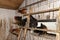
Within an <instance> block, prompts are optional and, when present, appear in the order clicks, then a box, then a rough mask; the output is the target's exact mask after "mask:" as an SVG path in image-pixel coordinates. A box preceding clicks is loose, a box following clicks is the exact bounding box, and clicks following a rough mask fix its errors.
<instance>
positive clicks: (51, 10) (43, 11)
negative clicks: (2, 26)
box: [24, 8, 59, 16]
mask: <svg viewBox="0 0 60 40" xmlns="http://www.w3.org/2000/svg"><path fill="white" fill-rule="evenodd" d="M58 10H59V8H54V9H47V10H41V11H39V12H35V13H27V14H24V16H27V15H35V14H41V13H46V12H53V11H58Z"/></svg>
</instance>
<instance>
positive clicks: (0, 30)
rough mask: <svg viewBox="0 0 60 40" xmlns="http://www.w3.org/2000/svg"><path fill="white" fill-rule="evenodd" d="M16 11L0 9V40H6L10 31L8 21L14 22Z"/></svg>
mask: <svg viewBox="0 0 60 40" xmlns="http://www.w3.org/2000/svg"><path fill="white" fill-rule="evenodd" d="M15 15H16V10H10V9H3V8H0V20H2V26H0V40H6V39H7V37H8V35H9V30H10V26H11V25H10V20H14V19H13V18H14V16H15Z"/></svg>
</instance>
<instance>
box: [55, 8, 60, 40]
mask: <svg viewBox="0 0 60 40" xmlns="http://www.w3.org/2000/svg"><path fill="white" fill-rule="evenodd" d="M57 31H60V8H59V14H58V16H57ZM56 40H60V32H59V33H56Z"/></svg>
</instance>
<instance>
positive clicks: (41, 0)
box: [20, 0, 46, 9]
mask: <svg viewBox="0 0 60 40" xmlns="http://www.w3.org/2000/svg"><path fill="white" fill-rule="evenodd" d="M43 1H46V0H40V1H38V2H35V3H32V4H30V5H26V6H25V7H22V8H26V7H29V6H32V5H35V4H38V3H41V2H43ZM22 8H20V9H22Z"/></svg>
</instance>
